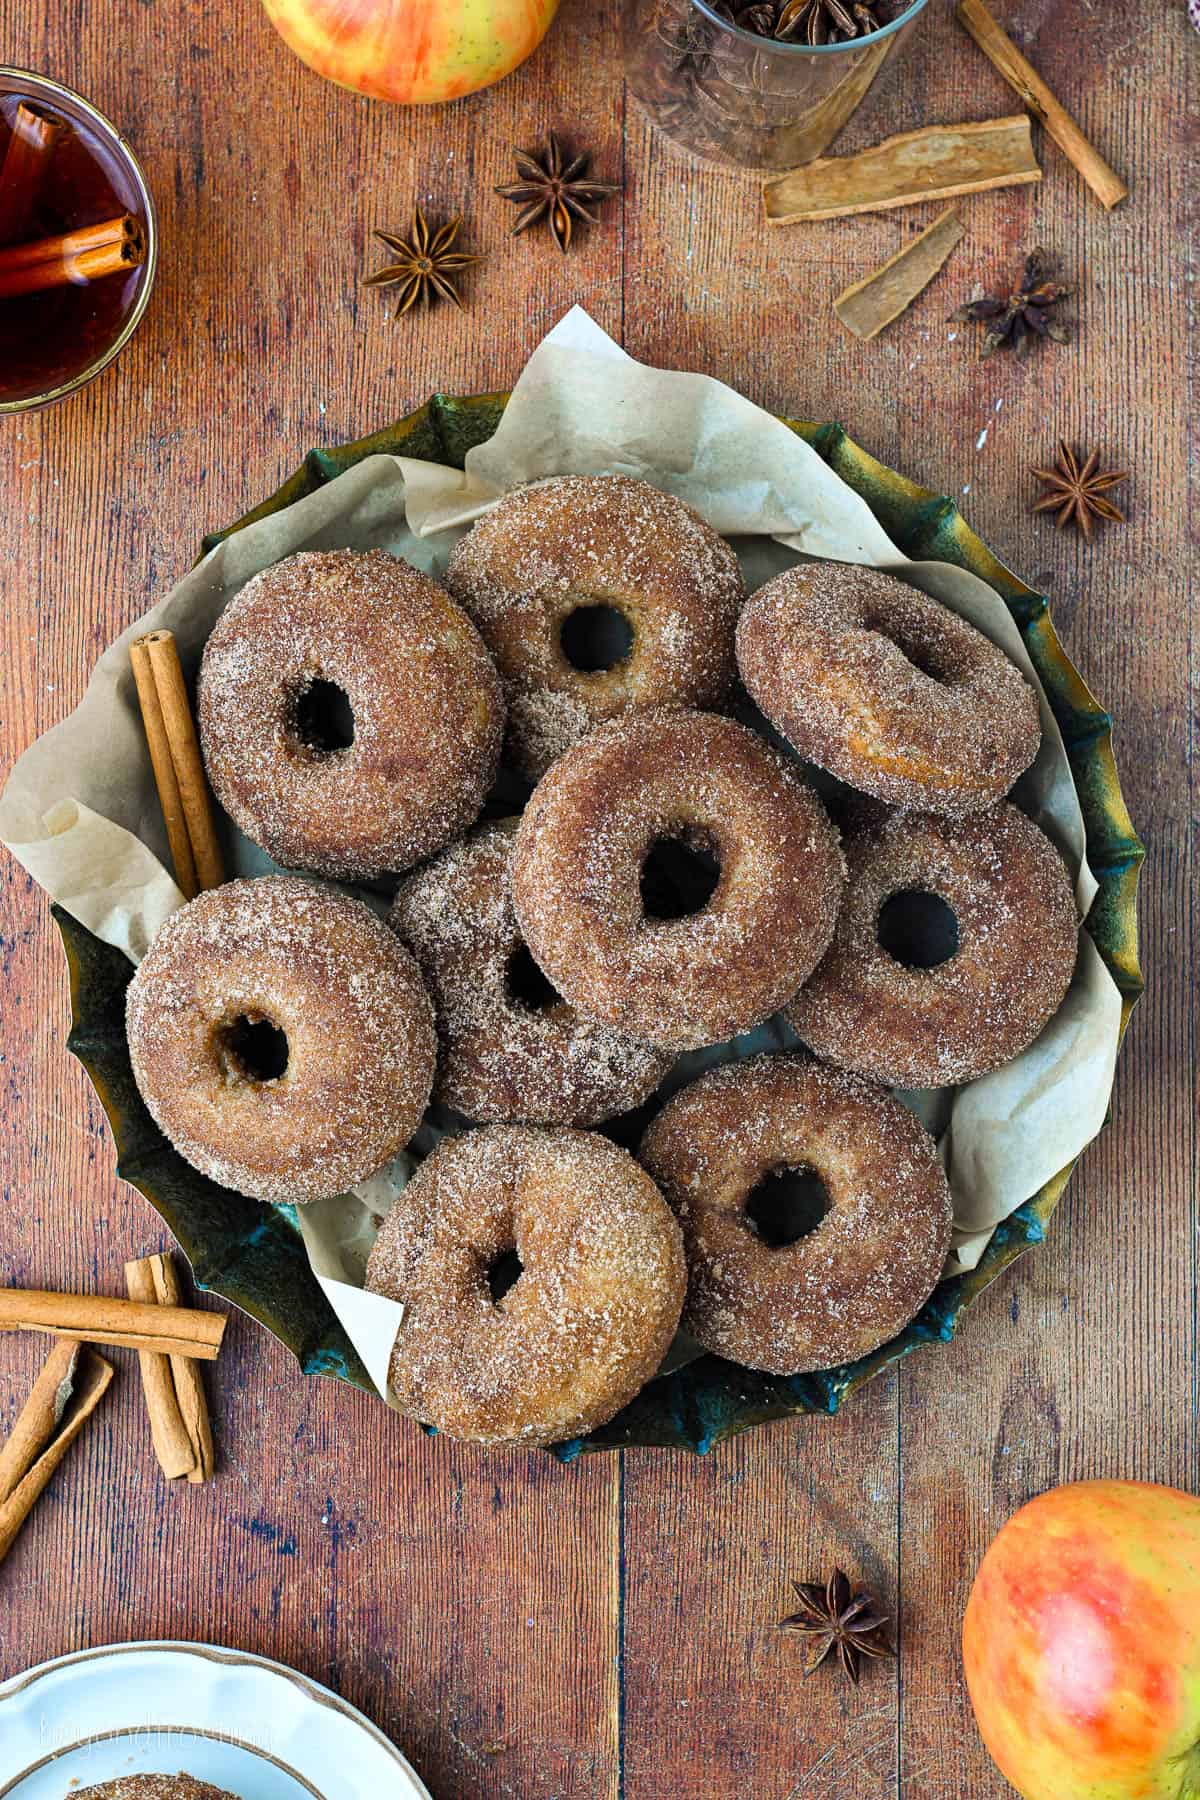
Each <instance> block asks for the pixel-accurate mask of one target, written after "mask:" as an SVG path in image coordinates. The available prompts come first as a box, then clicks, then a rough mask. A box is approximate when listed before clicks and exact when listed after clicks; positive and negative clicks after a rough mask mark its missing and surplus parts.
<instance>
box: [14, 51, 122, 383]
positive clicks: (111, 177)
mask: <svg viewBox="0 0 1200 1800" xmlns="http://www.w3.org/2000/svg"><path fill="white" fill-rule="evenodd" d="M21 100H25V101H27V102H28V103H29V104H30V105H31V106H32V107H33V108H34V109H35V111H36V112H37V113H38V114H39V115H40V116H41V117H43V118H48V119H51V120H53V121H54V122H55V123H56V124H58V125H59V126H60V127H61V132H62V136H61V140H60V143H59V145H58V147H57V148H56V150H55V152H54V161H53V162H52V164H51V165H50V169H49V171H48V174H47V176H46V178H45V182H44V184H43V189H44V191H42V192H41V193H40V195H39V197H38V200H37V201H36V202H35V204H36V205H37V206H39V207H40V209H41V210H40V211H35V212H34V213H33V214H32V221H33V222H32V228H30V227H27V228H26V229H25V230H24V231H22V232H21V233H20V234H19V236H18V241H19V242H24V241H26V240H27V239H30V238H34V237H50V236H54V235H57V233H59V232H60V231H62V230H64V229H71V228H74V227H76V226H77V225H81V224H84V223H86V224H91V223H94V222H95V221H96V220H101V219H106V218H108V217H110V216H118V215H120V214H131V215H132V216H133V217H134V219H136V221H137V223H138V226H139V227H140V230H141V235H142V238H143V240H144V245H145V250H144V256H143V260H142V261H141V262H140V263H138V264H137V265H136V266H133V267H131V268H130V269H129V270H128V272H127V273H121V272H117V273H114V274H111V275H107V276H105V278H104V279H103V280H92V281H83V282H79V283H75V284H71V283H67V284H64V285H62V286H61V287H54V288H49V289H45V290H43V291H41V292H36V293H31V294H28V295H24V296H21V297H19V298H15V299H11V298H10V299H3V300H0V343H2V344H3V346H4V349H3V355H0V413H16V412H25V411H28V410H31V409H33V408H36V407H40V406H49V405H50V404H51V403H52V402H54V401H55V400H62V399H65V397H66V396H67V395H68V394H73V393H75V392H77V390H78V389H79V388H81V387H84V386H85V385H86V384H87V383H88V382H89V381H91V380H92V379H93V378H94V377H95V376H97V375H98V374H99V373H100V371H101V369H105V368H107V367H108V365H109V363H111V362H112V361H113V360H114V358H116V357H117V356H119V355H120V353H121V351H122V350H123V349H124V347H125V345H126V344H127V343H128V342H129V340H130V338H131V337H132V336H133V334H134V332H135V331H136V330H137V328H138V325H139V323H140V322H141V319H142V315H143V314H144V312H145V310H146V306H147V303H148V302H149V299H150V292H151V289H152V288H153V286H154V275H155V270H156V267H157V262H158V226H157V220H156V218H155V212H154V202H153V200H152V199H151V196H150V190H149V188H148V186H147V184H146V177H145V175H144V174H143V172H142V167H141V164H140V163H139V162H138V160H137V157H136V156H135V155H134V153H133V150H132V149H131V147H130V145H129V143H128V142H127V140H126V139H125V138H124V137H122V135H121V133H120V132H119V131H118V130H117V129H116V127H115V126H114V125H113V124H112V123H111V122H110V121H109V120H108V119H106V118H105V116H104V114H103V113H101V112H99V111H97V109H96V108H95V107H94V106H93V105H92V104H91V102H90V101H88V100H85V99H84V98H83V96H82V95H81V94H77V93H75V92H74V91H73V89H71V88H68V87H64V86H63V84H62V83H61V82H59V81H53V80H51V78H50V77H49V76H47V75H36V74H34V73H33V72H32V71H30V70H27V69H16V68H9V67H5V66H0V128H3V137H4V139H5V140H7V138H8V135H9V132H10V131H11V128H12V123H13V116H14V115H15V113H16V109H17V106H18V103H19V102H20V101H21ZM56 165H57V166H56Z"/></svg>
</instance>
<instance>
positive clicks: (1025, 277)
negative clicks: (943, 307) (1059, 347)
mask: <svg viewBox="0 0 1200 1800" xmlns="http://www.w3.org/2000/svg"><path fill="white" fill-rule="evenodd" d="M1048 268H1049V262H1048V258H1047V254H1046V252H1045V251H1044V250H1032V251H1030V253H1029V255H1028V256H1027V257H1026V259H1025V268H1024V271H1023V273H1022V275H1021V280H1020V283H1019V285H1018V287H1017V288H1016V290H1015V292H1013V293H1011V294H1010V295H1009V296H1008V298H1007V299H1001V298H1000V296H999V295H996V294H985V295H984V297H983V298H982V299H981V300H968V301H967V303H966V305H965V306H960V307H959V309H958V311H957V312H952V313H951V314H950V319H951V322H953V321H955V320H959V319H969V320H970V321H971V322H972V323H974V324H986V325H987V328H988V329H987V336H986V337H985V338H984V340H983V348H982V349H981V350H980V352H979V354H980V356H991V354H992V352H993V351H994V350H999V349H1000V348H1001V347H1002V345H1005V344H1009V345H1011V346H1012V348H1013V349H1014V350H1015V351H1016V353H1017V355H1018V356H1022V357H1023V356H1024V355H1025V353H1026V351H1027V350H1028V349H1029V346H1030V344H1031V342H1032V341H1033V339H1034V338H1035V337H1043V338H1052V339H1053V340H1054V342H1055V343H1056V344H1065V343H1067V342H1069V339H1070V334H1069V332H1068V331H1067V329H1066V327H1065V326H1063V325H1060V324H1058V323H1057V321H1056V320H1054V319H1052V318H1051V317H1050V311H1051V308H1052V307H1055V306H1057V305H1058V302H1059V301H1060V300H1065V299H1066V297H1067V295H1068V294H1069V293H1070V292H1071V290H1070V288H1069V287H1064V286H1063V284H1062V283H1061V282H1059V281H1051V280H1050V279H1049V277H1048Z"/></svg>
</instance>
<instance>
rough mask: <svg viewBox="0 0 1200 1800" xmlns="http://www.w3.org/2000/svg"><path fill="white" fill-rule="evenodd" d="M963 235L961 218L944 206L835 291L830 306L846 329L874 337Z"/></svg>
mask: <svg viewBox="0 0 1200 1800" xmlns="http://www.w3.org/2000/svg"><path fill="white" fill-rule="evenodd" d="M963 236H964V227H963V222H962V220H961V219H960V218H959V216H958V214H957V213H956V212H955V210H954V208H953V207H952V206H948V207H947V208H946V210H945V212H944V213H941V214H939V216H938V217H937V218H936V219H935V220H934V221H933V224H932V225H930V226H928V227H927V228H926V229H925V230H924V231H923V232H922V233H921V235H920V237H915V238H913V240H912V242H911V243H909V244H905V246H904V248H903V250H898V251H897V252H896V254H895V256H891V257H889V258H888V260H887V262H885V263H882V264H881V265H880V267H879V268H878V269H876V270H875V271H874V272H873V273H872V274H870V275H867V276H866V277H864V279H863V280H862V281H856V282H855V283H854V284H853V286H852V287H848V288H846V290H845V291H844V292H843V293H841V294H839V295H838V297H837V299H836V300H835V301H834V303H833V310H834V312H835V313H836V314H837V316H838V318H839V319H840V320H841V322H842V324H843V325H844V326H845V327H846V330H847V331H852V332H853V333H854V335H855V337H858V338H864V339H870V338H873V337H878V336H879V333H880V332H881V331H882V330H883V329H884V327H885V326H887V325H890V324H891V323H892V321H893V319H898V318H899V317H900V314H901V313H902V312H906V311H907V310H908V308H909V307H910V306H911V305H912V303H913V301H914V300H915V299H916V298H917V295H918V294H920V293H923V292H924V290H925V289H926V288H927V287H928V286H929V283H930V282H931V281H932V280H933V278H934V276H935V275H936V274H937V273H938V271H939V269H940V268H941V267H942V264H943V263H944V262H945V261H946V258H947V257H948V256H949V254H950V252H951V251H952V250H953V249H954V246H955V245H956V244H958V243H961V241H962V239H963Z"/></svg>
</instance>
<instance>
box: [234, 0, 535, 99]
mask: <svg viewBox="0 0 1200 1800" xmlns="http://www.w3.org/2000/svg"><path fill="white" fill-rule="evenodd" d="M263 3H264V5H265V6H266V9H267V16H268V18H269V19H270V20H271V23H272V24H273V25H274V26H275V29H276V30H277V31H278V32H279V34H280V36H281V37H282V38H283V40H284V42H285V43H287V44H289V45H290V46H291V48H292V49H293V50H294V51H295V52H296V55H297V56H298V57H300V58H301V60H302V61H303V62H306V63H307V64H308V66H309V68H310V69H315V70H316V71H317V74H318V75H324V76H326V77H327V78H328V79H329V80H330V81H336V82H338V83H339V84H340V85H341V86H342V87H347V88H353V89H355V90H356V92H358V93H360V94H369V95H371V97H372V98H373V99H376V100H397V101H400V102H401V103H403V104H406V105H413V104H421V103H425V102H429V101H437V100H457V99H459V98H460V97H461V96H462V95H463V94H473V93H474V92H475V90H476V89H477V88H482V87H488V86H490V85H491V83H492V82H493V81H500V80H501V79H502V78H503V77H504V76H505V75H508V74H511V72H512V70H513V69H515V68H516V67H517V66H518V64H520V63H523V62H524V61H525V58H526V57H527V56H529V55H531V54H532V53H533V51H534V50H536V49H537V47H538V45H539V44H540V43H541V41H542V38H543V37H544V36H545V34H546V28H547V26H548V25H549V24H550V21H551V19H552V18H553V17H554V14H555V11H556V10H557V7H558V0H263Z"/></svg>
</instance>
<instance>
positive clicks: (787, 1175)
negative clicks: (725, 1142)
mask: <svg viewBox="0 0 1200 1800" xmlns="http://www.w3.org/2000/svg"><path fill="white" fill-rule="evenodd" d="M832 1205H833V1202H832V1201H831V1199H830V1198H829V1190H828V1188H827V1187H826V1186H825V1183H824V1182H823V1181H822V1180H821V1177H820V1176H819V1175H818V1174H817V1171H816V1170H815V1169H813V1168H810V1167H809V1165H808V1164H807V1163H801V1164H799V1165H798V1166H797V1167H794V1168H793V1167H792V1166H791V1165H790V1164H788V1163H784V1164H781V1165H780V1167H778V1168H775V1169H768V1171H767V1173H766V1174H765V1175H764V1176H763V1178H762V1180H761V1181H760V1182H759V1183H758V1184H757V1185H756V1186H755V1187H753V1188H751V1190H750V1192H749V1193H748V1194H747V1196H746V1201H745V1205H744V1208H743V1210H744V1212H745V1214H746V1220H747V1223H748V1224H749V1226H750V1229H751V1231H753V1233H754V1235H755V1237H757V1238H758V1239H759V1240H760V1241H761V1242H762V1243H764V1244H765V1245H766V1246H767V1248H768V1249H769V1250H783V1249H785V1248H786V1247H787V1245H788V1244H798V1243H799V1242H800V1240H801V1238H806V1237H811V1236H812V1234H813V1232H814V1231H816V1229H817V1227H818V1226H819V1225H820V1223H821V1221H822V1220H823V1219H824V1218H825V1217H826V1215H827V1214H828V1212H829V1210H830V1208H831V1207H832Z"/></svg>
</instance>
